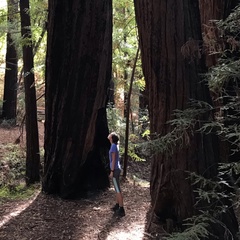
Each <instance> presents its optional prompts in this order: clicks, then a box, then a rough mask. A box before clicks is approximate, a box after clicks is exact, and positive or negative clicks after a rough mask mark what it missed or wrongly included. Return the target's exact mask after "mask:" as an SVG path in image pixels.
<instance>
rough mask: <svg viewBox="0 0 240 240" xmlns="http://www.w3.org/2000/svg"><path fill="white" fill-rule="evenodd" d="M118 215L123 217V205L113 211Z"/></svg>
mask: <svg viewBox="0 0 240 240" xmlns="http://www.w3.org/2000/svg"><path fill="white" fill-rule="evenodd" d="M115 213H116V215H117V216H118V217H124V216H125V210H124V208H123V207H119V208H118V210H117V211H116V212H115Z"/></svg>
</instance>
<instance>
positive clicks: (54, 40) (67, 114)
mask: <svg viewBox="0 0 240 240" xmlns="http://www.w3.org/2000/svg"><path fill="white" fill-rule="evenodd" d="M111 4H112V3H111V0H103V1H98V0H93V1H78V0H73V1H65V0H60V1H50V2H49V25H48V26H49V29H48V30H49V31H48V48H47V69H46V125H45V126H46V132H45V136H46V137H45V166H44V179H43V190H44V191H45V192H47V193H54V194H58V195H60V196H62V197H73V196H76V195H81V194H83V193H85V192H86V191H89V190H91V189H99V188H101V189H102V188H105V187H107V186H108V184H109V181H108V177H107V171H106V169H105V168H104V167H106V166H108V155H107V153H108V147H109V142H108V140H107V135H108V128H107V119H106V109H105V107H106V100H107V88H108V86H109V82H110V79H111V56H112V52H111V51H112V50H111V49H112V44H111V43H112V42H111V34H112V5H111Z"/></svg>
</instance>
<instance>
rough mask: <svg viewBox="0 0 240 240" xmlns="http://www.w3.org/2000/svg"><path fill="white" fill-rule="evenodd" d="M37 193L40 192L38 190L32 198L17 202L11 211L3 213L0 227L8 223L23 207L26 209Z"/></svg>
mask: <svg viewBox="0 0 240 240" xmlns="http://www.w3.org/2000/svg"><path fill="white" fill-rule="evenodd" d="M39 193H40V192H38V193H37V194H36V195H35V196H34V197H33V198H32V199H30V200H27V201H26V202H24V203H22V204H21V203H20V204H18V206H16V207H15V208H14V210H13V211H12V212H10V213H8V214H6V215H4V216H3V217H2V219H1V220H0V228H1V227H3V226H4V225H5V224H6V223H8V222H9V221H10V220H12V219H13V218H15V217H17V216H18V215H19V214H20V213H21V212H23V211H24V210H25V209H27V208H28V207H29V206H30V205H31V204H32V203H33V202H34V200H35V199H36V198H37V196H38V195H39ZM13 205H14V203H13Z"/></svg>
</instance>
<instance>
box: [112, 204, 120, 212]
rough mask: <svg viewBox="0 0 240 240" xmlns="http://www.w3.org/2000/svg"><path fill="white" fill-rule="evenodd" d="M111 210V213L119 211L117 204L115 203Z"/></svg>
mask: <svg viewBox="0 0 240 240" xmlns="http://www.w3.org/2000/svg"><path fill="white" fill-rule="evenodd" d="M111 209H112V211H114V212H116V211H117V210H118V209H119V204H118V203H116V204H115V205H114V207H112V208H111Z"/></svg>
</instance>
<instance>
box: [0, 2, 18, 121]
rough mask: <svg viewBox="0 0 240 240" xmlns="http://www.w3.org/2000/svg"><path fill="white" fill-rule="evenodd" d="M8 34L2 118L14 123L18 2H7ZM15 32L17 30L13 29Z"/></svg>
mask: <svg viewBox="0 0 240 240" xmlns="http://www.w3.org/2000/svg"><path fill="white" fill-rule="evenodd" d="M7 5H8V33H7V50H6V69H5V78H4V96H3V107H2V108H3V112H2V118H4V119H12V120H14V123H15V121H16V109H17V80H18V78H17V76H18V56H17V51H16V46H15V44H14V41H13V37H12V33H11V32H13V31H14V29H13V26H14V25H16V19H17V17H16V16H17V12H18V1H17V0H8V1H7ZM15 31H17V29H15Z"/></svg>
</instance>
